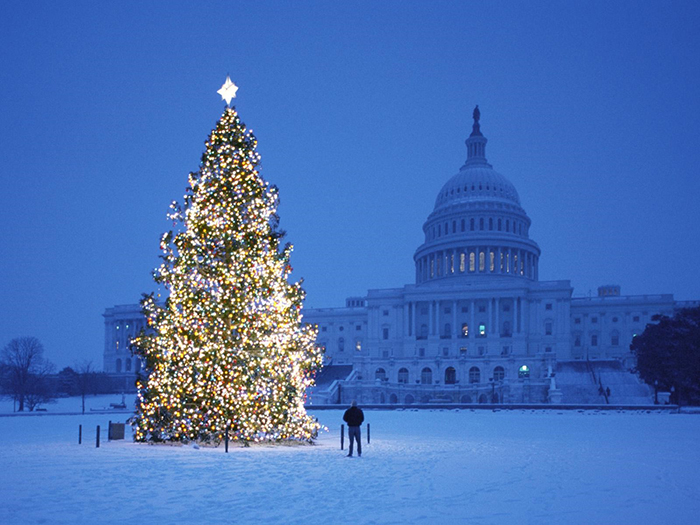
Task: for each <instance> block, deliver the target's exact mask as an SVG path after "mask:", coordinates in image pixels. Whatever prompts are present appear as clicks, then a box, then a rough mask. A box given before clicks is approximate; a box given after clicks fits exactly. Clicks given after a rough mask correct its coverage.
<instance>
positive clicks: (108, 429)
mask: <svg viewBox="0 0 700 525" xmlns="http://www.w3.org/2000/svg"><path fill="white" fill-rule="evenodd" d="M111 440H112V420H111V419H110V420H109V423H108V424H107V441H108V442H109V441H111Z"/></svg>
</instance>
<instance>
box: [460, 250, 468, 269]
mask: <svg viewBox="0 0 700 525" xmlns="http://www.w3.org/2000/svg"><path fill="white" fill-rule="evenodd" d="M466 259H467V256H466V254H465V253H464V252H462V253H460V254H459V271H460V272H464V269H465V267H466V265H465V263H466Z"/></svg>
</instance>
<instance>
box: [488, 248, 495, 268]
mask: <svg viewBox="0 0 700 525" xmlns="http://www.w3.org/2000/svg"><path fill="white" fill-rule="evenodd" d="M495 270H496V252H490V253H489V271H490V272H493V271H495Z"/></svg>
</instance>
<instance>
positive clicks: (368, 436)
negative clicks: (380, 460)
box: [367, 423, 369, 445]
mask: <svg viewBox="0 0 700 525" xmlns="http://www.w3.org/2000/svg"><path fill="white" fill-rule="evenodd" d="M367 444H368V445H369V423H367Z"/></svg>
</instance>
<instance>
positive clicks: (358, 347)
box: [355, 339, 362, 352]
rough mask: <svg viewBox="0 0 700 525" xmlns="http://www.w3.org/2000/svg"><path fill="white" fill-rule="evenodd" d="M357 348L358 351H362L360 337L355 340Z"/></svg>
mask: <svg viewBox="0 0 700 525" xmlns="http://www.w3.org/2000/svg"><path fill="white" fill-rule="evenodd" d="M355 350H357V351H358V352H362V341H360V340H359V339H358V340H357V341H355Z"/></svg>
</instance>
